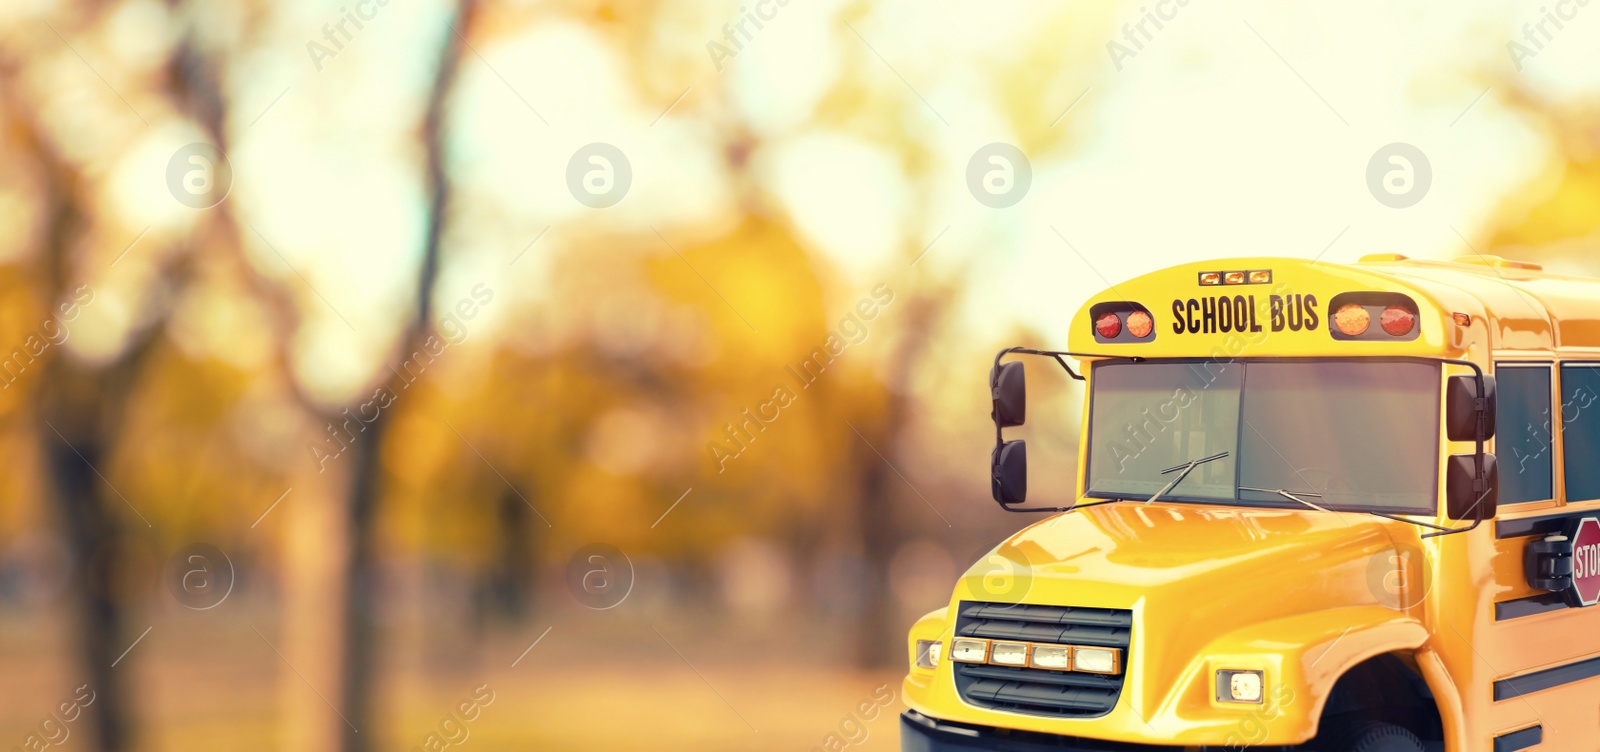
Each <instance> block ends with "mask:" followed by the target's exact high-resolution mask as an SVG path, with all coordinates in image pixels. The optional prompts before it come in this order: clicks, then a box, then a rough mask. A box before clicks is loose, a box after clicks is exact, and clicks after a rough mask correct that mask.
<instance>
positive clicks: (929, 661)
mask: <svg viewBox="0 0 1600 752" xmlns="http://www.w3.org/2000/svg"><path fill="white" fill-rule="evenodd" d="M943 657H944V642H943V641H941V640H917V668H938V667H939V659H940V658H943Z"/></svg>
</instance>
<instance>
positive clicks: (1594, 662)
mask: <svg viewBox="0 0 1600 752" xmlns="http://www.w3.org/2000/svg"><path fill="white" fill-rule="evenodd" d="M1597 676H1600V658H1590V659H1588V660H1583V661H1578V662H1577V663H1568V664H1567V665H1565V666H1556V667H1555V668H1547V669H1545V670H1543V671H1535V672H1533V673H1531V674H1523V675H1522V676H1513V677H1511V678H1509V679H1501V680H1500V681H1497V682H1495V683H1494V701H1495V702H1500V701H1501V700H1510V699H1513V698H1517V697H1521V696H1523V695H1528V694H1533V693H1534V692H1541V691H1544V690H1546V689H1550V688H1552V687H1559V686H1561V685H1563V684H1572V683H1574V682H1580V681H1583V680H1585V679H1593V678H1595V677H1597Z"/></svg>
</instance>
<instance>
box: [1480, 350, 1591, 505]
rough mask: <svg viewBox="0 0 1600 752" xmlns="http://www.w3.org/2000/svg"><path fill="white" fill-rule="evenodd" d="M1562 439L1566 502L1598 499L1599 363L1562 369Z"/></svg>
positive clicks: (1571, 365) (1569, 365)
mask: <svg viewBox="0 0 1600 752" xmlns="http://www.w3.org/2000/svg"><path fill="white" fill-rule="evenodd" d="M1561 436H1562V438H1563V440H1564V441H1565V442H1566V444H1565V447H1566V466H1567V468H1566V473H1567V501H1569V502H1573V501H1593V500H1595V499H1600V463H1597V462H1596V461H1595V459H1596V458H1597V457H1600V363H1568V364H1563V365H1562V366H1561ZM1502 467H1503V465H1502ZM1502 475H1503V471H1502Z"/></svg>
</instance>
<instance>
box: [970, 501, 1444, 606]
mask: <svg viewBox="0 0 1600 752" xmlns="http://www.w3.org/2000/svg"><path fill="white" fill-rule="evenodd" d="M1395 526H1399V527H1405V528H1406V529H1407V530H1409V529H1410V528H1409V527H1408V526H1405V525H1404V523H1398V522H1392V521H1389V520H1384V519H1382V518H1378V517H1372V516H1369V515H1360V514H1340V513H1323V512H1316V511H1312V510H1305V511H1300V510H1293V509H1250V508H1239V507H1211V506H1201V505H1196V504H1176V503H1159V502H1158V503H1155V504H1145V503H1143V502H1137V501H1124V502H1119V503H1115V504H1107V505H1103V506H1097V507H1092V508H1089V509H1084V510H1080V511H1077V512H1071V513H1067V514H1061V515H1057V516H1055V517H1052V518H1050V519H1048V520H1044V521H1042V522H1039V523H1038V524H1035V525H1032V526H1030V527H1028V528H1026V529H1024V530H1022V531H1021V532H1019V533H1017V534H1016V535H1015V536H1013V537H1012V538H1011V539H1009V540H1007V541H1006V542H1005V543H1002V544H1001V545H1000V546H999V547H997V548H996V549H995V550H994V551H992V552H990V553H989V554H988V555H987V556H985V557H984V558H983V559H981V560H980V561H978V562H977V563H976V564H974V565H973V567H972V569H971V570H969V571H968V573H967V575H966V576H965V577H964V578H963V580H962V585H963V586H962V587H958V588H957V599H958V600H963V599H966V600H981V601H989V602H1011V603H1038V604H1048V605H1062V606H1096V607H1101V608H1122V609H1133V608H1135V607H1136V606H1137V605H1139V604H1141V603H1143V604H1146V605H1154V604H1156V603H1158V602H1160V601H1168V600H1170V601H1172V602H1174V603H1176V602H1183V603H1185V608H1189V609H1195V610H1196V613H1198V612H1202V611H1204V610H1206V609H1218V610H1220V611H1222V612H1227V611H1230V610H1233V611H1237V610H1238V609H1239V607H1240V606H1241V605H1242V604H1241V602H1248V603H1252V605H1254V606H1257V607H1259V609H1260V611H1261V613H1254V614H1253V616H1254V617H1255V618H1271V617H1270V616H1269V614H1268V613H1266V612H1270V611H1273V610H1274V608H1275V607H1276V606H1275V604H1293V607H1294V608H1297V609H1301V610H1303V609H1304V608H1305V605H1306V604H1308V603H1317V604H1325V605H1326V606H1327V607H1329V608H1333V607H1339V606H1360V605H1379V604H1382V603H1386V602H1390V603H1392V602H1394V600H1395V596H1396V595H1397V593H1395V592H1393V590H1394V589H1395V588H1397V587H1399V586H1400V584H1402V583H1403V582H1405V581H1406V578H1403V577H1400V576H1397V575H1396V574H1395V572H1396V570H1395V566H1396V563H1397V561H1398V557H1397V556H1396V555H1395V551H1396V547H1395V543H1394V538H1393V537H1392V536H1391V533H1390V530H1391V529H1392V528H1393V527H1395ZM1412 537H1413V538H1414V537H1415V535H1414V534H1413V535H1412ZM963 596H965V597H964V598H963ZM1244 610H1245V611H1246V612H1253V611H1255V610H1256V609H1255V608H1246V609H1244ZM1218 616H1219V618H1220V617H1221V616H1222V614H1221V613H1219V614H1218ZM1227 620H1229V621H1231V619H1227ZM1218 626H1221V625H1218Z"/></svg>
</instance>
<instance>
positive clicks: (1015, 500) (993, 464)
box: [989, 363, 1028, 505]
mask: <svg viewBox="0 0 1600 752" xmlns="http://www.w3.org/2000/svg"><path fill="white" fill-rule="evenodd" d="M1006 365H1018V364H1013V363H1007V364H1006ZM1019 371H1020V369H1019ZM1019 378H1020V376H1019ZM1018 383H1021V382H1020V381H1019V382H1018ZM996 404H998V403H996ZM989 465H990V467H989V477H990V480H991V483H992V484H993V486H994V500H995V501H998V502H1000V503H1001V504H1005V505H1010V504H1021V503H1022V502H1023V501H1024V500H1026V499H1027V498H1028V442H1026V441H1022V440H1021V439H1018V440H1016V441H1008V442H1006V443H1004V444H1001V445H1000V446H997V447H995V449H994V452H993V453H992V454H991V455H990V457H989Z"/></svg>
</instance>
